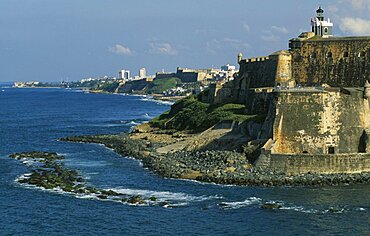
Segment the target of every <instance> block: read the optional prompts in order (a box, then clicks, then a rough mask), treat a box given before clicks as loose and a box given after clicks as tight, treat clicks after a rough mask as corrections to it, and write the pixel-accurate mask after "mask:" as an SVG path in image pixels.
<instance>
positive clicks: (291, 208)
mask: <svg viewBox="0 0 370 236" xmlns="http://www.w3.org/2000/svg"><path fill="white" fill-rule="evenodd" d="M280 210H293V211H297V212H302V213H308V214H315V213H318V212H319V211H318V210H315V209H305V208H304V207H302V206H282V207H281V208H280Z"/></svg>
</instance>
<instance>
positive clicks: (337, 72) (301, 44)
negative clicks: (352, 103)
mask: <svg viewBox="0 0 370 236" xmlns="http://www.w3.org/2000/svg"><path fill="white" fill-rule="evenodd" d="M289 46H290V52H291V53H292V57H293V58H292V76H293V79H294V80H296V82H297V83H299V84H302V85H304V86H313V85H320V84H329V85H330V86H332V87H342V86H344V87H361V86H364V84H365V80H366V79H369V78H370V69H369V68H370V37H338V38H335V37H334V38H321V37H314V38H310V39H298V38H297V39H291V40H290V43H289Z"/></svg>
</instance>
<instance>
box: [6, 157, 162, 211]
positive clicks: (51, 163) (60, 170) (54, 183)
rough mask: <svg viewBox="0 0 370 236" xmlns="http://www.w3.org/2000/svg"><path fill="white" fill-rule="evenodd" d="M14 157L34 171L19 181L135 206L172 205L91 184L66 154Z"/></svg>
mask: <svg viewBox="0 0 370 236" xmlns="http://www.w3.org/2000/svg"><path fill="white" fill-rule="evenodd" d="M10 157H11V158H14V159H16V160H19V161H22V162H23V163H24V164H26V165H27V166H28V167H29V169H30V171H31V173H27V174H24V175H22V176H20V177H19V178H17V182H18V183H20V184H24V185H27V186H34V187H38V188H41V189H46V190H50V191H56V192H63V193H69V194H74V195H79V196H85V197H86V196H87V197H89V198H92V199H104V200H110V201H115V202H121V203H127V204H133V205H166V204H168V203H167V202H161V201H159V200H158V199H157V198H156V197H155V196H147V197H143V196H140V195H132V196H130V195H127V194H122V193H119V192H116V191H113V190H110V189H99V188H96V187H94V186H92V185H88V184H87V183H86V181H85V179H84V178H83V177H82V176H81V175H80V174H79V173H78V172H77V171H75V170H71V169H69V168H67V167H65V165H64V164H63V159H64V157H63V156H61V155H58V154H57V153H55V152H36V151H32V152H22V153H14V154H11V155H10Z"/></svg>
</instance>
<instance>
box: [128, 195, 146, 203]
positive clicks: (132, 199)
mask: <svg viewBox="0 0 370 236" xmlns="http://www.w3.org/2000/svg"><path fill="white" fill-rule="evenodd" d="M127 202H128V203H131V204H145V201H144V200H143V199H142V198H141V196H139V195H135V196H132V197H130V198H129V199H128V200H127Z"/></svg>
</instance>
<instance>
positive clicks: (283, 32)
mask: <svg viewBox="0 0 370 236" xmlns="http://www.w3.org/2000/svg"><path fill="white" fill-rule="evenodd" d="M271 30H272V31H275V32H278V33H282V34H287V33H289V31H288V30H287V28H285V27H284V26H282V27H279V26H275V25H273V26H271Z"/></svg>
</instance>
